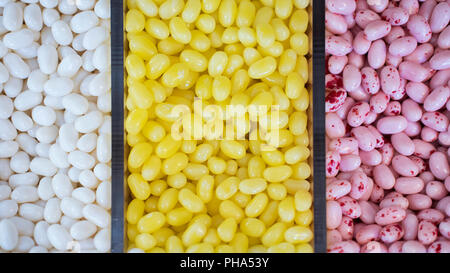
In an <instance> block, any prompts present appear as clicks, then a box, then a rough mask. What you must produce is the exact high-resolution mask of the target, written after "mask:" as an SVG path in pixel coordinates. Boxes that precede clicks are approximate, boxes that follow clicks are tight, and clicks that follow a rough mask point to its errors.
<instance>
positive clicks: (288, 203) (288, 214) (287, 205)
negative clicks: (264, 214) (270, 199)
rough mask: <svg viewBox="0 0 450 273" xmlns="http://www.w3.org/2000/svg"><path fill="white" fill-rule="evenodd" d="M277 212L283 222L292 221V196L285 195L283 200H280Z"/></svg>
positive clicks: (293, 206)
mask: <svg viewBox="0 0 450 273" xmlns="http://www.w3.org/2000/svg"><path fill="white" fill-rule="evenodd" d="M278 214H279V215H280V219H281V221H283V222H287V223H289V222H292V221H293V220H294V217H295V202H294V198H292V197H290V196H289V197H287V198H286V199H284V200H281V201H280V204H279V205H278Z"/></svg>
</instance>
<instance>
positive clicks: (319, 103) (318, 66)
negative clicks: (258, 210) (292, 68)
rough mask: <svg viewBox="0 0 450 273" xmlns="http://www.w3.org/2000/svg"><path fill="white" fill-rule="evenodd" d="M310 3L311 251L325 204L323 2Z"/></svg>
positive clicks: (319, 249)
mask: <svg viewBox="0 0 450 273" xmlns="http://www.w3.org/2000/svg"><path fill="white" fill-rule="evenodd" d="M311 2H312V3H313V68H312V70H313V102H314V105H313V121H314V122H313V156H314V157H313V158H314V166H313V175H314V176H313V179H314V252H315V253H325V252H326V246H327V229H326V202H325V184H326V183H325V1H311Z"/></svg>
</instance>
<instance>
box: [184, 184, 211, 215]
mask: <svg viewBox="0 0 450 273" xmlns="http://www.w3.org/2000/svg"><path fill="white" fill-rule="evenodd" d="M178 201H179V202H180V204H181V205H182V206H183V207H185V208H186V209H187V210H189V211H190V212H192V213H197V212H200V211H202V210H203V208H204V207H205V205H204V204H203V201H202V199H200V197H198V196H197V195H195V194H194V193H193V192H192V191H190V190H187V189H181V190H180V191H179V193H178Z"/></svg>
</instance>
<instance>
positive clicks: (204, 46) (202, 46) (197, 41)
mask: <svg viewBox="0 0 450 273" xmlns="http://www.w3.org/2000/svg"><path fill="white" fill-rule="evenodd" d="M191 36H192V38H191V42H190V43H189V45H190V46H191V47H192V48H193V49H195V50H197V51H199V52H205V51H207V50H208V49H209V48H210V47H211V41H210V40H209V38H208V36H206V35H205V34H204V33H203V32H201V31H198V30H193V31H191Z"/></svg>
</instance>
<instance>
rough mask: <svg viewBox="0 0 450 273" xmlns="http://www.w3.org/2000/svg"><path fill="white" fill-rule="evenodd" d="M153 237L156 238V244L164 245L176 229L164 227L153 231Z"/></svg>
mask: <svg viewBox="0 0 450 273" xmlns="http://www.w3.org/2000/svg"><path fill="white" fill-rule="evenodd" d="M152 235H153V237H155V239H156V246H158V247H164V245H165V243H166V241H167V239H169V237H170V236H172V235H174V231H173V230H171V229H170V228H167V227H163V228H161V229H159V230H157V231H155V232H153V234H152Z"/></svg>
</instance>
